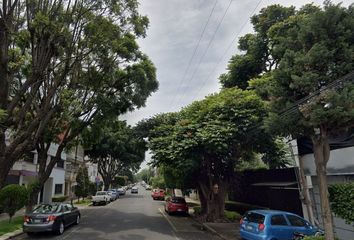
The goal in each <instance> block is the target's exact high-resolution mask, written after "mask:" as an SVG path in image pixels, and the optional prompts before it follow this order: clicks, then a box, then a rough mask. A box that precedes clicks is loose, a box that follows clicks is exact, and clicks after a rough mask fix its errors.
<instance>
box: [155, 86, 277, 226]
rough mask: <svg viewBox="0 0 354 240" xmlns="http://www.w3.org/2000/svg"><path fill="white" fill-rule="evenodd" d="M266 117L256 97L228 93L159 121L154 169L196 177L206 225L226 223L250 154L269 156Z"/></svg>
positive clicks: (243, 93)
mask: <svg viewBox="0 0 354 240" xmlns="http://www.w3.org/2000/svg"><path fill="white" fill-rule="evenodd" d="M266 114H267V111H266V107H265V105H264V103H263V101H262V100H261V99H260V98H259V97H258V96H257V95H256V94H255V93H254V92H252V91H243V90H240V89H237V88H233V89H225V90H223V91H221V92H220V93H219V94H214V95H211V96H209V97H207V98H206V99H204V100H202V101H197V102H194V103H192V104H191V105H190V106H188V107H186V108H185V109H183V110H182V111H181V112H179V113H178V114H177V115H176V114H167V115H165V116H162V117H161V116H160V117H158V118H159V119H160V120H161V121H160V122H161V124H159V125H157V126H156V127H155V128H153V129H152V131H150V136H149V148H150V149H151V151H152V153H153V156H152V159H153V164H155V165H157V166H160V165H162V166H169V167H170V168H174V169H178V171H176V173H177V174H180V175H184V176H185V177H192V178H193V179H192V181H193V182H195V184H196V187H197V188H198V192H199V194H200V200H201V205H202V213H203V216H204V217H205V219H206V220H207V221H213V220H215V219H218V218H222V217H223V215H224V206H225V203H224V202H225V196H226V193H227V189H228V184H229V183H230V180H231V179H232V177H233V174H234V171H235V166H236V163H237V162H239V161H242V159H243V158H244V157H245V155H246V154H248V153H249V152H250V151H254V152H264V151H265V146H266V145H267V144H266V143H268V141H272V138H271V137H269V136H268V135H267V134H266V133H265V132H264V131H263V129H262V128H261V127H254V126H261V123H262V121H263V119H264V118H265V116H266Z"/></svg>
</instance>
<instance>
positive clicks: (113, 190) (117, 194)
mask: <svg viewBox="0 0 354 240" xmlns="http://www.w3.org/2000/svg"><path fill="white" fill-rule="evenodd" d="M109 191H112V192H115V193H116V199H118V198H119V193H118V189H115V188H113V189H111V190H109Z"/></svg>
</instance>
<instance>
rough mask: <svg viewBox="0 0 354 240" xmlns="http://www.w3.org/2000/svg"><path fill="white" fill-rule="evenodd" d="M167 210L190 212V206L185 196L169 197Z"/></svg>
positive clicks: (171, 211)
mask: <svg viewBox="0 0 354 240" xmlns="http://www.w3.org/2000/svg"><path fill="white" fill-rule="evenodd" d="M165 211H166V212H167V213H168V214H171V213H184V214H188V206H187V203H186V200H185V199H184V198H183V197H169V198H167V200H166V205H165Z"/></svg>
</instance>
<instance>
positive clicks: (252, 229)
mask: <svg viewBox="0 0 354 240" xmlns="http://www.w3.org/2000/svg"><path fill="white" fill-rule="evenodd" d="M240 233H241V237H242V238H243V239H246V240H292V239H293V236H294V233H303V234H304V235H307V236H313V235H315V236H318V235H322V234H323V231H322V230H321V229H319V228H317V227H315V226H313V225H312V224H311V223H309V222H308V221H306V220H305V219H303V218H302V217H300V216H298V215H296V214H293V213H289V212H283V211H275V210H252V211H248V212H247V213H246V214H245V215H244V216H243V217H242V218H241V220H240Z"/></svg>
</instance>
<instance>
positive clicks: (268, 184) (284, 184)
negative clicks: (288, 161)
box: [251, 182, 297, 187]
mask: <svg viewBox="0 0 354 240" xmlns="http://www.w3.org/2000/svg"><path fill="white" fill-rule="evenodd" d="M251 185H252V186H256V187H291V186H293V185H296V186H297V182H260V183H253V184H251Z"/></svg>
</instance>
